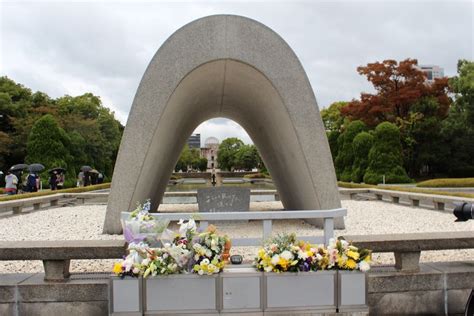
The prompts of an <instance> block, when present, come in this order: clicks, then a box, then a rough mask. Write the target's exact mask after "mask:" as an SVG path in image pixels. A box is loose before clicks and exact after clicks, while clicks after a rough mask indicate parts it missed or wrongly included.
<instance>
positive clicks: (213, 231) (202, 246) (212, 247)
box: [192, 225, 229, 275]
mask: <svg viewBox="0 0 474 316" xmlns="http://www.w3.org/2000/svg"><path fill="white" fill-rule="evenodd" d="M228 241H229V238H228V237H227V236H219V235H218V233H217V228H216V227H215V226H214V225H210V226H209V227H208V228H207V230H206V231H205V232H203V233H201V234H199V235H198V239H197V240H196V242H194V244H193V246H192V248H193V254H194V255H193V262H194V264H193V269H192V271H193V272H194V273H197V274H199V275H203V274H207V275H212V274H215V273H219V272H221V271H222V269H224V265H225V260H224V256H223V254H224V248H225V246H226V243H228Z"/></svg>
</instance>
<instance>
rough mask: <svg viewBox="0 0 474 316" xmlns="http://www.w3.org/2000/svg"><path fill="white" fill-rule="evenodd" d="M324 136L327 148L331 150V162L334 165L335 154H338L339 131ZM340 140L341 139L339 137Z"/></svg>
mask: <svg viewBox="0 0 474 316" xmlns="http://www.w3.org/2000/svg"><path fill="white" fill-rule="evenodd" d="M326 136H327V137H328V142H329V148H330V149H331V155H332V160H333V162H334V163H335V161H336V157H337V154H338V152H339V143H338V139H339V136H341V132H339V131H329V132H326ZM341 140H342V137H341Z"/></svg>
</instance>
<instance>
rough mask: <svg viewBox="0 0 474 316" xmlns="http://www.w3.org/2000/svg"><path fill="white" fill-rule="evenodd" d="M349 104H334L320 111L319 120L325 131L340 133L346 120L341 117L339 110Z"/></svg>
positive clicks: (341, 102)
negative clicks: (321, 121)
mask: <svg viewBox="0 0 474 316" xmlns="http://www.w3.org/2000/svg"><path fill="white" fill-rule="evenodd" d="M348 104H349V102H343V101H340V102H334V103H332V104H331V105H330V106H329V107H328V108H327V109H322V110H321V119H322V120H323V123H324V127H326V130H327V131H340V130H341V128H342V127H343V125H344V123H347V122H345V120H346V121H347V119H346V118H345V117H344V116H342V115H341V109H342V108H343V107H345V106H346V105H348Z"/></svg>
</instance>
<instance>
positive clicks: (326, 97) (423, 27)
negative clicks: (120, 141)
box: [0, 1, 473, 141]
mask: <svg viewBox="0 0 474 316" xmlns="http://www.w3.org/2000/svg"><path fill="white" fill-rule="evenodd" d="M472 6H473V5H472V2H471V1H420V2H415V1H398V2H394V1H388V2H381V1H378V2H376V1H332V2H327V1H324V2H322V1H298V2H295V1H291V2H290V1H286V2H270V1H265V2H253V3H251V2H196V1H195V2H181V3H176V2H173V3H169V2H158V3H157V2H133V3H132V2H123V1H120V2H115V1H109V2H70V3H65V2H61V1H56V2H39V3H32V2H22V1H20V2H1V3H0V9H1V13H0V14H1V15H0V18H1V25H0V27H1V30H0V40H1V42H0V44H1V46H0V69H1V75H7V76H9V77H11V78H12V79H14V80H15V81H18V82H21V83H23V84H25V85H26V86H28V87H30V88H32V89H33V90H41V91H44V92H46V93H48V94H50V95H51V96H52V97H58V96H61V95H63V94H71V95H77V94H81V93H84V92H88V91H91V92H93V93H95V94H97V95H100V96H101V97H102V100H103V102H104V104H105V105H106V106H109V107H110V108H111V109H113V110H114V111H115V112H116V114H117V116H118V118H119V119H120V120H121V121H122V122H123V123H125V122H126V118H127V116H128V112H129V110H130V106H131V104H132V101H133V97H134V94H135V91H136V88H137V87H138V84H139V82H140V79H141V76H142V75H143V72H144V71H145V68H146V66H147V64H148V62H149V61H150V59H151V58H152V56H153V55H154V53H155V52H156V50H157V49H158V48H159V47H160V45H161V44H162V43H163V42H164V41H165V40H166V39H167V38H168V37H169V36H170V35H171V34H172V33H173V32H174V31H175V30H177V29H178V28H179V27H181V26H183V25H184V24H186V23H189V22H191V21H192V20H195V19H197V18H200V17H203V16H206V15H210V14H218V13H230V14H239V15H244V16H247V17H250V18H253V19H255V20H258V21H260V22H262V23H264V24H266V25H268V26H269V27H270V28H272V29H273V30H275V31H276V32H277V33H278V34H280V35H281V36H282V37H283V38H284V39H285V40H286V41H287V42H288V44H289V45H290V46H291V47H292V48H293V50H294V51H295V53H296V54H297V55H298V57H299V58H300V60H301V62H302V64H303V67H304V68H305V70H306V72H307V74H308V78H309V80H310V82H311V84H312V86H313V89H314V91H315V95H316V97H317V100H318V104H319V106H320V107H326V106H328V105H329V104H331V103H332V102H335V101H341V100H351V99H352V98H357V97H358V96H359V94H360V92H361V91H371V86H370V85H369V84H368V82H367V81H366V80H365V78H364V77H361V76H359V75H358V74H357V72H356V68H357V67H358V66H360V65H364V64H367V63H369V62H373V61H381V60H384V59H396V60H401V59H405V58H408V57H410V58H417V59H418V61H419V62H420V63H424V64H437V65H440V66H441V67H443V68H444V69H445V74H446V75H450V76H451V75H454V74H455V73H456V63H457V60H458V59H460V58H466V59H473V24H472V23H473V8H472ZM217 125H222V126H223V127H225V126H227V127H228V128H229V129H230V130H234V127H229V126H233V125H232V124H230V123H229V122H228V121H227V120H223V119H217V120H213V121H212V122H209V123H208V124H204V125H203V126H201V127H200V131H201V132H202V133H203V134H206V135H209V133H212V130H214V131H215V133H219V135H216V136H217V137H218V138H220V139H221V140H222V138H223V136H226V135H225V133H224V132H223V131H222V129H220V128H219V129H217V128H216V126H217ZM206 126H207V127H206ZM211 127H212V128H211ZM235 133H237V134H239V135H243V134H242V131H237V130H235ZM242 137H244V136H242ZM248 141H250V139H248Z"/></svg>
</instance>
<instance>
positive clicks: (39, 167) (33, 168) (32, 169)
mask: <svg viewBox="0 0 474 316" xmlns="http://www.w3.org/2000/svg"><path fill="white" fill-rule="evenodd" d="M28 170H30V172H41V171H43V170H44V166H43V165H42V164H40V163H33V164H31V165H30V166H29V167H28Z"/></svg>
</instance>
